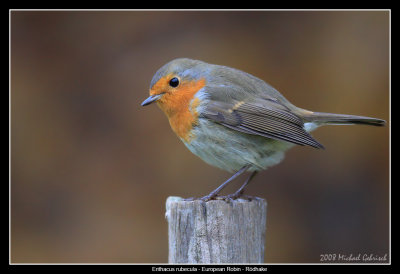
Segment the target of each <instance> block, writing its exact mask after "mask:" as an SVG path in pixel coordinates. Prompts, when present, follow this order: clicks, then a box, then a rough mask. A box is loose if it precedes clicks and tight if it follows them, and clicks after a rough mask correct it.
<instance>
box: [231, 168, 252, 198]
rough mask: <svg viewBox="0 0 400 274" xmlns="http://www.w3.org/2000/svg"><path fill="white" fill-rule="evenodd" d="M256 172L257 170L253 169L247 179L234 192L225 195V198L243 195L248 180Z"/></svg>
mask: <svg viewBox="0 0 400 274" xmlns="http://www.w3.org/2000/svg"><path fill="white" fill-rule="evenodd" d="M256 174H257V170H255V171H253V172H252V173H251V174H250V176H249V177H248V178H247V180H246V181H245V182H244V184H243V185H242V186H241V187H240V188H239V189H238V190H237V191H236V192H235V193H233V194H230V195H227V196H226V197H225V198H226V199H232V200H234V199H237V198H239V197H241V196H242V195H243V192H244V189H245V188H246V186H248V185H249V183H250V181H251V180H252V179H253V178H254V176H256Z"/></svg>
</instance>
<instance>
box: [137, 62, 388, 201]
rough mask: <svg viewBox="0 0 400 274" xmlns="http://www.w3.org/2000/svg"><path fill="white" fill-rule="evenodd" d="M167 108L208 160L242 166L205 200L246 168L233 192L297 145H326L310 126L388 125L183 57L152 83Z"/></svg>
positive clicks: (182, 134)
mask: <svg viewBox="0 0 400 274" xmlns="http://www.w3.org/2000/svg"><path fill="white" fill-rule="evenodd" d="M153 102H157V105H158V106H159V107H160V108H161V110H163V111H164V113H165V114H166V116H167V118H168V120H169V123H170V125H171V128H172V130H173V131H174V132H175V133H176V135H177V136H178V137H179V138H180V139H181V140H182V141H183V143H184V144H185V145H186V147H187V148H188V149H189V150H190V151H191V152H192V153H194V154H195V155H197V156H199V157H200V158H201V159H203V160H204V161H205V162H206V163H208V164H210V165H213V166H216V167H219V168H221V169H223V170H226V171H229V172H236V173H235V174H234V175H233V176H232V177H231V178H229V179H228V180H227V181H225V182H224V183H223V184H222V185H220V186H219V187H218V188H217V189H215V190H214V191H212V192H211V193H210V194H209V195H207V196H204V197H203V198H201V199H202V200H204V201H208V200H211V199H215V198H217V196H218V194H219V192H220V191H221V190H222V189H223V188H224V187H225V186H226V185H227V184H228V183H229V182H230V181H232V180H233V179H234V178H236V177H237V176H239V175H240V174H242V173H243V172H245V171H249V172H251V175H250V176H249V177H248V179H247V180H246V181H245V183H244V184H243V185H242V186H241V187H240V188H239V189H238V190H237V191H236V192H235V193H234V194H231V195H227V196H225V197H223V198H225V199H227V198H230V199H236V198H238V197H240V196H242V194H243V191H244V189H245V187H246V186H247V185H248V183H249V182H250V180H251V179H252V178H253V177H254V176H255V174H256V173H257V172H258V171H260V170H264V169H266V168H268V167H270V166H273V165H276V164H278V163H279V162H281V161H282V160H283V158H284V153H285V151H286V150H288V149H289V148H291V147H293V146H294V145H301V146H304V145H306V146H311V147H314V148H318V149H320V148H323V146H322V145H321V144H320V143H319V142H318V141H317V140H315V139H314V138H313V137H312V136H311V135H310V132H311V131H312V130H314V129H316V128H317V127H319V126H322V125H330V124H335V125H348V124H364V125H373V126H383V125H385V121H384V120H381V119H376V118H370V117H364V116H355V115H345V114H333V113H324V112H314V111H309V110H305V109H302V108H298V107H296V106H294V105H293V104H291V103H290V102H289V101H288V100H287V99H286V98H285V97H283V96H282V94H280V93H279V92H278V91H277V90H276V89H274V88H273V87H272V86H270V85H269V84H267V83H266V82H264V81H263V80H261V79H259V78H257V77H254V76H253V75H250V74H248V73H246V72H243V71H240V70H237V69H234V68H230V67H226V66H220V65H213V64H208V63H205V62H202V61H198V60H192V59H187V58H179V59H175V60H172V61H170V62H169V63H167V64H165V65H164V66H163V67H161V68H160V69H159V70H158V71H157V72H156V74H155V75H154V76H153V79H152V80H151V83H150V97H149V98H147V99H146V100H144V101H143V103H142V106H147V105H149V104H151V103H153Z"/></svg>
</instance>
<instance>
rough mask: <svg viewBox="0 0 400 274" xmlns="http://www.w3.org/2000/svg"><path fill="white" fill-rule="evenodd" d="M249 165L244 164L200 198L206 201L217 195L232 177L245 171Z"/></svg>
mask: <svg viewBox="0 0 400 274" xmlns="http://www.w3.org/2000/svg"><path fill="white" fill-rule="evenodd" d="M249 167H250V166H249V165H246V166H244V167H242V168H241V169H239V171H238V172H236V173H235V174H233V176H232V177H230V178H229V179H228V180H226V181H225V182H224V183H222V184H221V185H220V186H219V187H217V188H216V189H215V190H213V191H212V192H211V193H210V194H208V195H206V196H204V197H202V198H200V200H203V201H204V202H207V201H209V200H212V199H214V198H215V197H217V195H218V193H220V192H221V190H223V189H224V188H225V187H226V186H227V185H228V184H229V183H230V182H231V181H232V180H233V179H235V178H236V177H238V176H239V175H241V174H242V173H243V172H245V171H246V170H247V169H248V168H249Z"/></svg>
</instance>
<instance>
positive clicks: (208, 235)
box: [166, 197, 267, 264]
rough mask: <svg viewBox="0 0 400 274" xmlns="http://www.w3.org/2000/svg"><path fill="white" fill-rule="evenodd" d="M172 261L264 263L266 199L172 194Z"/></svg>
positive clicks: (169, 216) (169, 209)
mask: <svg viewBox="0 0 400 274" xmlns="http://www.w3.org/2000/svg"><path fill="white" fill-rule="evenodd" d="M166 209H167V211H166V218H167V220H168V237H169V239H168V240H169V256H168V261H169V263H202V264H204V263H263V262H264V243H265V230H266V218H267V202H266V200H264V199H261V198H254V199H252V200H251V201H248V200H243V199H237V200H233V201H229V202H226V201H224V200H212V201H208V202H203V201H201V200H194V201H184V200H183V199H182V198H180V197H169V198H168V199H167V203H166Z"/></svg>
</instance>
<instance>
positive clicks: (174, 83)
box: [169, 77, 179, 88]
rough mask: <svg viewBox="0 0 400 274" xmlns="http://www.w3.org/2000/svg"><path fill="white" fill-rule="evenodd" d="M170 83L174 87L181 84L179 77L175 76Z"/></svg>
mask: <svg viewBox="0 0 400 274" xmlns="http://www.w3.org/2000/svg"><path fill="white" fill-rule="evenodd" d="M169 85H170V86H171V87H173V88H176V87H177V86H178V85H179V79H178V78H176V77H174V78H172V79H171V80H170V81H169Z"/></svg>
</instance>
